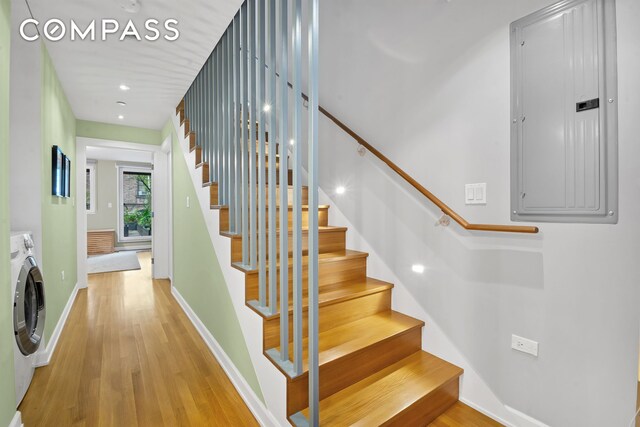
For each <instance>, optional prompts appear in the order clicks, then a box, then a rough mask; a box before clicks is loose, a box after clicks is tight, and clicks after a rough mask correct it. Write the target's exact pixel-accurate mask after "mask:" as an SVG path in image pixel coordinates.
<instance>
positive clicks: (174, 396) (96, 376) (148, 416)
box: [19, 253, 258, 427]
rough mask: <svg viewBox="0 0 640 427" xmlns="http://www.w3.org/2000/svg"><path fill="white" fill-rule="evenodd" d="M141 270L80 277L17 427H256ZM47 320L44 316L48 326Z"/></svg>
mask: <svg viewBox="0 0 640 427" xmlns="http://www.w3.org/2000/svg"><path fill="white" fill-rule="evenodd" d="M139 257H140V263H141V265H142V270H139V271H128V272H120V273H103V274H96V275H92V276H90V277H89V289H88V290H81V291H80V292H79V293H78V297H77V300H76V302H75V304H74V306H73V309H72V310H71V314H70V316H69V318H68V320H67V324H66V327H65V329H64V331H63V333H62V336H61V337H60V341H59V342H58V347H57V349H56V351H55V354H54V356H53V360H52V361H51V364H50V365H49V366H46V367H43V368H39V369H37V370H36V374H35V377H34V380H33V383H32V385H31V387H30V389H29V392H28V393H27V395H26V397H25V399H24V401H23V402H22V404H21V405H20V408H19V410H20V411H22V418H23V422H24V425H25V426H26V427H36V426H37V427H41V426H55V427H64V426H127V427H128V426H162V425H166V426H255V425H258V424H257V423H256V421H255V419H254V418H253V416H252V414H251V412H249V410H248V408H247V407H246V405H245V404H244V402H243V401H242V399H241V398H240V396H239V395H238V393H237V392H236V390H235V389H234V387H233V385H232V384H231V382H230V380H229V379H228V378H227V376H226V374H225V373H224V371H223V370H222V368H221V367H220V365H219V364H218V362H217V361H216V360H215V358H214V357H213V356H212V355H211V353H210V352H209V349H208V348H207V346H206V344H205V343H204V341H202V339H201V338H200V336H199V335H198V333H197V331H196V330H195V328H194V327H193V326H192V324H191V322H190V321H189V320H188V318H187V317H186V316H185V315H184V313H183V312H182V310H181V308H180V307H179V306H178V304H177V303H176V302H175V300H174V299H173V297H172V296H171V291H170V284H169V282H168V281H165V280H152V279H151V261H150V254H149V253H141V254H139ZM49 321H51V320H49Z"/></svg>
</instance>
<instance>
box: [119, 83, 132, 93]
mask: <svg viewBox="0 0 640 427" xmlns="http://www.w3.org/2000/svg"><path fill="white" fill-rule="evenodd" d="M129 89H131V88H130V87H129V86H127V85H125V84H121V85H120V90H121V91H123V92H126V91H128V90H129Z"/></svg>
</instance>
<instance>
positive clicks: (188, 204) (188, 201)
mask: <svg viewBox="0 0 640 427" xmlns="http://www.w3.org/2000/svg"><path fill="white" fill-rule="evenodd" d="M187 207H188V208H190V207H191V198H190V197H189V196H187Z"/></svg>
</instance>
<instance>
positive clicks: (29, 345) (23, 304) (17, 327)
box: [13, 257, 46, 356]
mask: <svg viewBox="0 0 640 427" xmlns="http://www.w3.org/2000/svg"><path fill="white" fill-rule="evenodd" d="M45 314H46V311H45V304H44V281H43V280H42V273H41V272H40V269H39V268H38V265H37V264H36V260H35V258H33V257H28V258H27V259H26V260H25V262H24V265H23V266H22V270H21V271H20V275H19V276H18V283H17V284H16V293H15V295H14V299H13V331H14V333H15V336H16V342H17V344H18V348H19V349H20V351H21V352H22V354H24V355H25V356H28V355H30V354H33V353H35V352H36V350H38V347H40V342H41V341H42V333H43V330H44V319H45Z"/></svg>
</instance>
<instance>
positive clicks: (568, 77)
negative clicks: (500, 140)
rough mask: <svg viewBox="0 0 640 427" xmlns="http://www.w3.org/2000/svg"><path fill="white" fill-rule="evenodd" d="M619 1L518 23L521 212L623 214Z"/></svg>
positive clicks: (559, 9)
mask: <svg viewBox="0 0 640 427" xmlns="http://www.w3.org/2000/svg"><path fill="white" fill-rule="evenodd" d="M613 8H614V2H613V0H572V1H562V2H560V3H558V4H555V5H552V6H549V7H547V8H545V9H543V10H541V11H539V12H536V13H534V14H532V15H529V16H527V17H525V18H523V19H520V20H518V21H516V22H514V23H513V24H512V25H511V58H512V59H511V67H512V70H511V72H512V76H511V80H512V84H511V90H512V107H511V110H512V123H511V126H512V132H511V162H512V164H511V209H512V210H511V212H512V214H511V218H512V219H513V220H516V221H530V220H535V221H550V222H594V223H615V222H617V217H618V216H617V214H618V212H617V173H618V171H617V134H616V132H617V117H616V108H615V105H616V102H617V99H616V96H615V93H616V75H615V10H613Z"/></svg>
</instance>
